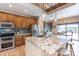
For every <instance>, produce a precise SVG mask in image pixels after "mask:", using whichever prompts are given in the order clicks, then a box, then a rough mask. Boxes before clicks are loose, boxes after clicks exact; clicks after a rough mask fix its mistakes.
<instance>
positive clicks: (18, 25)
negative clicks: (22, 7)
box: [14, 16, 23, 28]
mask: <svg viewBox="0 0 79 59" xmlns="http://www.w3.org/2000/svg"><path fill="white" fill-rule="evenodd" d="M22 21H23V17H21V16H15V17H14V22H15V27H16V28H22Z"/></svg>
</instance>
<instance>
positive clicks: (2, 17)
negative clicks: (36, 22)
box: [0, 13, 14, 22]
mask: <svg viewBox="0 0 79 59" xmlns="http://www.w3.org/2000/svg"><path fill="white" fill-rule="evenodd" d="M0 21H8V22H13V21H14V15H12V14H8V13H0Z"/></svg>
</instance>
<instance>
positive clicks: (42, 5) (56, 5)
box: [34, 3, 67, 12]
mask: <svg viewBox="0 0 79 59" xmlns="http://www.w3.org/2000/svg"><path fill="white" fill-rule="evenodd" d="M65 4H67V3H34V5H36V6H38V7H40V8H41V9H43V10H45V11H46V12H50V11H52V10H54V9H56V8H59V7H61V6H64V5H65Z"/></svg>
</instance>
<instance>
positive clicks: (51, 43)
mask: <svg viewBox="0 0 79 59" xmlns="http://www.w3.org/2000/svg"><path fill="white" fill-rule="evenodd" d="M25 39H26V40H27V41H29V42H30V43H32V44H33V45H35V46H36V47H37V48H39V49H41V50H44V51H46V52H48V53H49V54H52V53H55V52H57V51H59V50H60V49H61V48H62V47H63V45H64V44H66V43H67V42H68V40H58V39H55V38H53V37H49V38H46V37H35V36H31V37H25Z"/></svg>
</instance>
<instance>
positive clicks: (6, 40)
mask: <svg viewBox="0 0 79 59" xmlns="http://www.w3.org/2000/svg"><path fill="white" fill-rule="evenodd" d="M14 36H15V32H14V25H13V24H12V23H11V22H0V51H2V50H6V49H10V48H13V47H14V46H15V40H14Z"/></svg>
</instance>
